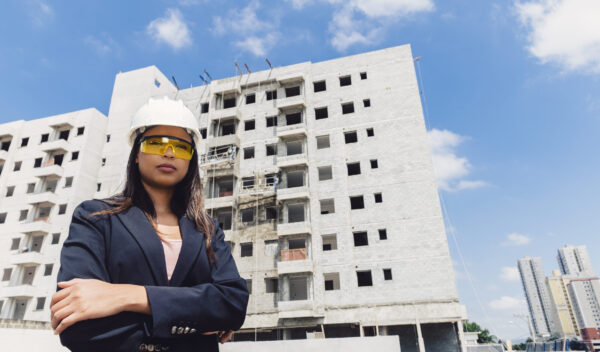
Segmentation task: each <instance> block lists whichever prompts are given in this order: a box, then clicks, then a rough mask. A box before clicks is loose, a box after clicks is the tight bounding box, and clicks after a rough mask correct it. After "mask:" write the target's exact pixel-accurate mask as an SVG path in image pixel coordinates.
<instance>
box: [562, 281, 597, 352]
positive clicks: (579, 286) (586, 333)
mask: <svg viewBox="0 0 600 352" xmlns="http://www.w3.org/2000/svg"><path fill="white" fill-rule="evenodd" d="M567 288H568V290H569V296H570V297H571V304H572V305H573V311H574V312H575V317H576V318H577V325H579V331H580V333H581V337H582V339H583V340H584V341H587V342H588V343H589V344H590V347H592V345H593V346H594V348H595V347H596V346H597V345H600V279H599V278H597V277H587V278H574V279H572V280H571V282H570V283H569V284H568V285H567ZM598 347H600V346H598ZM593 351H597V350H596V349H594V350H593Z"/></svg>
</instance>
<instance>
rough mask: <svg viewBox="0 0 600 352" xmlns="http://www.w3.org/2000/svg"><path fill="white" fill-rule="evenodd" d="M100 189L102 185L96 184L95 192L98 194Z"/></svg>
mask: <svg viewBox="0 0 600 352" xmlns="http://www.w3.org/2000/svg"><path fill="white" fill-rule="evenodd" d="M101 188H102V183H97V184H96V192H100V189H101Z"/></svg>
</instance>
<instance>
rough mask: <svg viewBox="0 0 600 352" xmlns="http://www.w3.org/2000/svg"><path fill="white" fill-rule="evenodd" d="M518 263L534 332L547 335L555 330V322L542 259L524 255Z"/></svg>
mask: <svg viewBox="0 0 600 352" xmlns="http://www.w3.org/2000/svg"><path fill="white" fill-rule="evenodd" d="M518 264H519V272H520V274H521V282H522V283H523V290H524V291H525V297H526V298H527V305H528V307H529V314H530V315H531V319H532V320H533V327H534V329H535V332H536V334H537V335H541V336H548V335H550V334H551V333H552V332H553V331H556V324H555V322H554V314H553V307H552V303H551V301H550V295H549V294H548V289H547V287H546V277H545V275H544V268H543V267H542V259H541V258H539V257H536V258H531V257H524V258H521V259H519V262H518Z"/></svg>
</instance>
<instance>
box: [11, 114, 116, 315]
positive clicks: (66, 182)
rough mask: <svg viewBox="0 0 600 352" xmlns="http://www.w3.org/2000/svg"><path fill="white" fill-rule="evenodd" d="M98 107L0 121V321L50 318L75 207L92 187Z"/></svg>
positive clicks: (100, 142)
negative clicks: (60, 262) (63, 246)
mask: <svg viewBox="0 0 600 352" xmlns="http://www.w3.org/2000/svg"><path fill="white" fill-rule="evenodd" d="M106 122H107V119H106V116H104V115H103V114H101V113H100V112H98V111H97V110H96V109H87V110H81V111H75V112H71V113H67V114H61V115H56V116H50V117H46V118H40V119H36V120H31V121H23V120H19V121H14V122H10V123H5V124H0V270H1V273H0V275H1V276H2V281H0V319H22V320H37V321H48V320H49V317H50V310H49V306H50V298H51V297H52V295H53V294H54V292H55V291H56V275H57V274H58V259H59V255H60V250H61V246H62V243H63V241H64V240H65V239H66V237H67V235H68V228H69V224H70V221H71V214H72V212H73V209H74V207H75V206H76V205H77V204H79V203H80V202H81V201H83V200H85V199H89V198H91V197H92V196H93V195H94V194H95V192H96V191H97V184H96V177H97V173H98V169H99V168H100V167H101V152H102V147H103V146H104V138H105V131H106Z"/></svg>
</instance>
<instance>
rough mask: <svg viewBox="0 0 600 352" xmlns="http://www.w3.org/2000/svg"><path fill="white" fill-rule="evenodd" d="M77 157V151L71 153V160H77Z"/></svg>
mask: <svg viewBox="0 0 600 352" xmlns="http://www.w3.org/2000/svg"><path fill="white" fill-rule="evenodd" d="M77 159H79V152H73V153H71V160H77Z"/></svg>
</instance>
